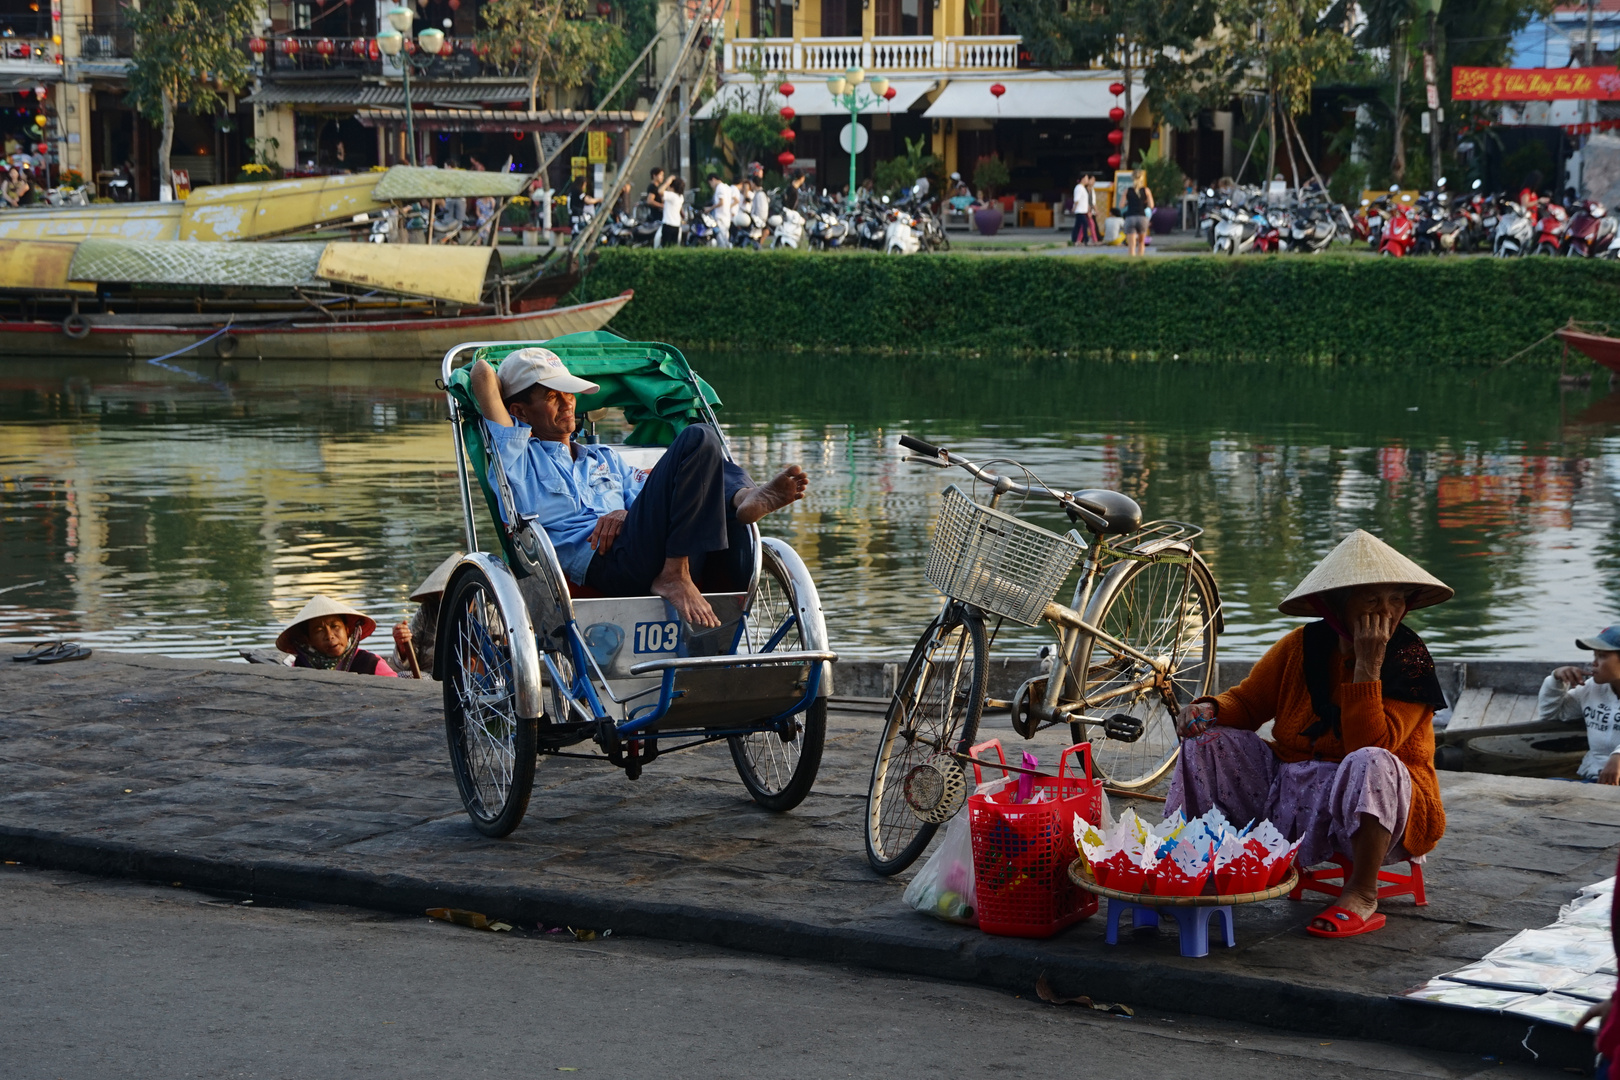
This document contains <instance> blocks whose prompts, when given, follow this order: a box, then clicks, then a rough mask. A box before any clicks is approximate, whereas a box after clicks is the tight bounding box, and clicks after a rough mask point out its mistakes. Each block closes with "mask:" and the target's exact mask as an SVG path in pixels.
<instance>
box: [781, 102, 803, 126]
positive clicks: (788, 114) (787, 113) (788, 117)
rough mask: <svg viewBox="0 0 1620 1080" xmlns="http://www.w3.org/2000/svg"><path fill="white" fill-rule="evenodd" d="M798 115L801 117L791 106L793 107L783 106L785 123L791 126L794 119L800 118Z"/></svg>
mask: <svg viewBox="0 0 1620 1080" xmlns="http://www.w3.org/2000/svg"><path fill="white" fill-rule="evenodd" d="M798 115H799V114H798V113H796V112H794V111H793V106H791V105H784V106H782V119H783V121H784V122H786V123H789V124H791V123H793V118H794V117H795V116H798Z"/></svg>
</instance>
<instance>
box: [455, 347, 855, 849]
mask: <svg viewBox="0 0 1620 1080" xmlns="http://www.w3.org/2000/svg"><path fill="white" fill-rule="evenodd" d="M532 345H543V346H544V347H545V348H547V349H550V350H551V351H552V352H554V353H556V354H557V355H558V356H559V357H560V358H561V359H562V361H563V363H564V365H565V366H567V368H568V369H569V370H570V371H571V372H573V373H574V374H575V375H578V376H580V377H581V378H585V379H589V380H591V381H592V382H595V383H597V384H598V385H599V386H600V387H601V390H600V391H599V392H598V393H596V394H592V395H590V396H589V397H588V398H587V399H585V400H583V401H581V403H580V411H579V413H578V415H579V416H580V430H579V432H578V435H577V437H578V438H580V439H581V440H583V441H595V440H596V436H595V432H594V426H595V425H594V423H593V422H591V421H590V420H589V418H588V417H587V414H586V412H585V409H587V408H589V409H590V410H591V411H590V414H589V416H600V415H601V414H602V412H603V411H605V410H614V409H621V410H623V413H624V417H625V420H626V421H627V422H628V423H631V424H634V425H635V427H634V430H633V431H632V432H631V434H630V437H629V440H628V442H627V443H625V444H624V445H618V446H615V447H614V449H615V450H616V451H617V452H618V453H620V454H621V455H622V456H623V457H624V458H625V460H626V462H627V463H628V464H630V465H631V466H633V467H635V468H641V469H651V468H652V467H653V466H654V465H655V464H656V463H657V461H658V459H659V458H660V457H661V456H662V455H663V453H664V450H665V448H666V447H667V446H668V444H669V443H670V442H671V441H673V439H674V437H675V436H676V435H677V434H678V433H679V432H680V431H681V430H682V429H684V428H685V427H686V426H687V425H688V424H692V423H709V424H714V425H715V428H716V429H717V430H718V429H719V424H718V423H717V422H716V419H715V414H714V407H715V406H716V405H718V404H719V403H720V402H719V398H718V397H717V396H716V395H715V393H714V391H713V389H711V388H710V387H709V386H708V384H707V383H705V382H703V380H701V379H699V378H698V377H697V375H696V374H695V373H694V372H693V371H692V369H691V366H690V365H688V364H687V362H686V358H685V357H683V356H682V355H681V354H680V353H679V352H678V351H677V350H675V349H674V348H672V347H671V346H669V345H662V344H657V343H651V342H631V341H626V340H625V339H623V338H620V337H617V336H615V335H613V334H610V333H607V332H605V331H589V332H586V333H579V334H570V335H567V336H565V337H558V338H552V339H551V340H549V341H544V342H525V341H481V342H467V343H465V344H462V345H458V346H456V347H455V348H454V349H451V350H450V351H449V352H448V353H446V354H445V357H444V361H443V364H442V367H441V378H440V385H441V386H442V387H443V388H444V390H445V392H446V394H447V395H448V398H449V408H450V423H451V427H452V429H453V431H454V433H455V448H456V475H457V482H458V484H459V485H460V488H461V509H462V516H463V519H464V522H463V523H464V526H465V529H466V534H467V551H468V552H469V554H467V555H466V556H464V557H463V558H462V559H461V560H460V561H459V562H458V563H457V565H456V568H455V570H454V571H453V572H452V573H451V575H450V580H449V583H448V584H447V585H446V587H445V591H444V598H443V600H442V602H441V605H440V609H439V622H438V648H437V650H436V656H435V661H434V670H433V675H434V677H435V678H437V679H440V680H442V681H443V684H444V722H445V733H446V736H447V738H448V740H449V744H450V762H451V767H452V769H453V770H454V772H455V777H456V786H457V787H458V788H459V789H460V792H461V801H462V804H463V805H464V806H465V807H466V809H467V814H468V816H469V817H470V818H472V822H473V825H474V826H475V827H476V828H477V829H478V831H479V832H482V833H484V834H485V835H487V836H505V835H507V834H508V833H510V832H511V831H512V830H513V829H515V828H516V827H517V825H518V823H519V822H520V821H522V820H523V815H524V812H525V811H526V810H527V808H528V803H529V795H530V792H531V790H532V789H533V786H534V770H535V764H536V759H537V756H538V755H540V754H547V755H555V756H567V757H585V758H594V759H599V760H606V761H608V762H610V763H611V764H613V765H614V766H616V767H618V768H622V769H623V770H624V771H625V774H626V775H627V776H628V777H629V778H630V779H632V780H634V779H636V778H637V777H638V776H640V775H641V770H642V768H643V766H645V765H647V764H649V763H650V762H652V761H654V760H655V759H657V758H658V757H660V756H662V755H664V754H667V753H671V752H673V751H675V750H684V749H688V748H691V747H695V746H702V745H705V744H707V743H712V742H717V741H719V740H721V739H724V740H726V741H727V742H728V743H729V744H730V748H731V756H732V759H733V761H734V762H735V764H736V767H737V772H738V774H739V775H740V776H741V777H742V781H743V785H744V787H746V788H747V789H748V793H749V794H750V795H751V796H752V797H753V799H754V801H755V802H757V803H759V804H760V805H761V806H764V807H766V808H767V809H770V810H776V811H785V810H791V809H792V808H793V807H795V806H797V805H798V804H799V803H800V802H801V801H803V799H804V797H805V796H806V795H807V794H808V793H809V791H810V787H811V785H812V784H813V783H814V782H815V778H816V771H817V769H818V768H819V767H820V764H821V751H822V745H823V743H824V741H825V738H826V725H827V695H828V694H829V693H830V692H831V681H832V680H831V666H830V665H831V663H832V662H833V661H835V660H837V659H838V657H837V655H836V654H835V653H834V652H833V651H832V650H831V649H830V648H829V647H828V638H827V627H826V622H825V620H824V619H823V616H822V611H821V600H820V598H819V596H818V595H817V593H816V585H815V582H814V581H813V580H812V579H811V577H810V573H809V571H808V570H807V569H806V568H805V565H804V561H803V560H802V559H800V558H799V556H798V554H797V553H796V552H795V551H794V550H793V548H792V547H790V546H789V545H788V544H786V543H784V542H783V541H781V540H778V539H774V538H762V537H761V536H760V535H759V529H758V527H757V526H750V532H751V536H752V549H753V560H752V572H751V574H750V576H749V579H748V580H746V581H725V582H720V583H718V584H717V583H715V582H712V581H708V580H703V581H699V583H698V585H699V588H700V589H703V590H705V591H704V597H705V598H706V599H707V600H708V601H709V604H710V606H711V607H712V608H713V609H714V612H715V614H716V615H717V616H719V618H720V622H721V625H720V626H719V627H718V628H717V629H714V630H705V629H700V628H697V627H693V626H690V625H688V624H686V623H685V622H683V621H682V620H681V619H680V617H679V616H678V615H677V614H676V613H675V610H674V608H673V607H672V606H671V605H670V604H669V603H668V602H667V601H665V600H663V599H662V598H661V597H657V596H651V595H648V596H630V597H601V596H596V595H586V593H588V592H589V590H587V589H584V588H582V587H580V586H570V583H569V581H568V579H567V577H566V576H565V575H564V573H563V570H562V566H561V564H560V563H559V562H558V559H557V554H556V551H555V550H554V549H553V548H552V545H551V541H550V540H549V539H548V538H547V536H546V532H545V530H544V529H543V528H541V527H540V526H539V525H538V524H537V523H536V522H535V520H534V518H533V517H532V516H529V515H525V514H522V513H520V512H519V511H518V509H517V507H516V506H515V504H514V502H513V498H512V491H511V488H510V486H509V484H508V482H507V477H506V473H505V471H504V470H503V469H502V467H501V462H500V458H499V456H498V455H497V454H495V453H494V452H493V451H492V450H491V448H490V447H489V445H488V443H487V440H486V439H485V436H484V431H483V421H482V419H481V417H480V415H479V412H478V405H477V401H476V400H475V398H474V397H473V394H472V390H471V386H470V383H469V376H470V372H471V364H472V363H475V362H476V361H478V360H481V359H482V360H488V361H489V362H490V363H491V364H493V365H495V366H497V368H498V366H499V363H500V361H501V360H502V359H503V358H504V357H505V356H507V355H508V354H510V353H511V352H513V351H514V350H516V349H521V348H525V347H528V346H532ZM458 365H460V366H458ZM722 442H724V437H723V436H722ZM726 455H727V457H728V458H730V456H731V451H730V447H729V445H728V446H727V448H726ZM469 465H471V466H472V472H473V475H474V476H475V477H476V478H477V479H476V483H477V484H478V487H479V489H480V491H481V492H482V495H483V500H482V501H483V503H484V504H485V505H486V506H487V508H488V510H489V512H490V523H491V526H492V528H493V533H494V536H495V537H496V538H497V539H498V541H499V543H498V545H492V546H495V547H496V550H495V551H494V552H488V551H483V550H480V546H479V529H478V523H477V522H476V521H475V518H477V517H479V516H480V515H479V513H478V511H477V509H476V506H477V502H478V500H476V499H475V498H474V496H473V491H472V483H471V482H469V480H468V467H469ZM710 589H714V590H715V591H709V590H710ZM585 744H591V749H590V750H589V752H576V751H570V750H569V749H568V748H570V747H577V746H583V745H585Z"/></svg>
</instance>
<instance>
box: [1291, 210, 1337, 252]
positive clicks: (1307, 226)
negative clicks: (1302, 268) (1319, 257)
mask: <svg viewBox="0 0 1620 1080" xmlns="http://www.w3.org/2000/svg"><path fill="white" fill-rule="evenodd" d="M1335 212H1337V214H1340V215H1342V214H1343V213H1344V207H1342V206H1334V207H1327V206H1316V207H1313V208H1311V209H1310V210H1306V211H1302V212H1300V213H1298V214H1296V215H1295V216H1294V220H1293V223H1292V224H1291V225H1290V227H1289V230H1288V246H1289V247H1290V248H1292V249H1293V250H1294V251H1303V252H1307V253H1315V252H1318V251H1326V250H1327V249H1328V246H1329V245H1330V244H1332V243H1333V241H1334V238H1335V237H1337V236H1338V235H1339V223H1338V221H1336V220H1335Z"/></svg>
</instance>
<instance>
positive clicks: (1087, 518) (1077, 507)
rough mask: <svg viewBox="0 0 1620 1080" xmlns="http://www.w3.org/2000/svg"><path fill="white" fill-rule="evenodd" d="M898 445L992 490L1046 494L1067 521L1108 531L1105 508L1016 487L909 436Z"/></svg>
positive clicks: (1037, 488)
mask: <svg viewBox="0 0 1620 1080" xmlns="http://www.w3.org/2000/svg"><path fill="white" fill-rule="evenodd" d="M900 445H901V446H903V447H905V448H906V449H907V450H910V451H912V452H914V453H917V454H921V455H923V456H924V457H929V458H937V459H939V460H940V461H944V462H949V463H950V464H952V465H955V466H956V467H957V468H959V469H962V470H964V471H965V472H967V473H968V474H969V475H971V476H973V477H974V478H976V479H978V480H982V481H984V482H985V483H987V484H990V485H991V486H992V487H993V488H994V489H995V491H997V492H998V493H1000V492H1010V493H1012V494H1014V495H1049V496H1051V497H1052V498H1054V499H1056V500H1057V501H1058V502H1059V503H1060V504H1061V505H1062V506H1063V508H1064V509H1065V510H1066V511H1068V513H1069V516H1070V518H1071V520H1077V521H1083V522H1085V523H1086V527H1087V528H1089V529H1091V531H1092V532H1096V533H1101V532H1106V531H1107V529H1108V518H1107V513H1108V512H1107V509H1106V508H1104V507H1102V506H1099V505H1097V504H1096V503H1094V502H1092V501H1091V500H1090V499H1081V498H1077V497H1076V496H1075V495H1074V493H1073V492H1070V491H1057V490H1055V489H1053V488H1049V487H1042V486H1041V485H1039V484H1020V483H1019V482H1018V481H1016V480H1009V479H1008V478H1007V477H1005V476H998V475H996V474H995V473H993V472H991V471H990V470H988V469H985V468H981V467H980V466H978V465H975V464H973V462H971V461H969V460H968V459H967V458H965V457H961V456H960V455H957V454H953V453H951V452H950V451H949V450H947V449H945V448H944V447H943V446H935V445H934V444H933V443H929V442H924V441H923V440H922V439H918V438H915V437H914V436H911V435H902V436H900Z"/></svg>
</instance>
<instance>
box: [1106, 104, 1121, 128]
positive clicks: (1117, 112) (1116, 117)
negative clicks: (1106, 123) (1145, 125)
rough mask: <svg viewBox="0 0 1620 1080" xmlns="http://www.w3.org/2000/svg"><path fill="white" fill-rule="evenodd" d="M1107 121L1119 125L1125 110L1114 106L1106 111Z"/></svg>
mask: <svg viewBox="0 0 1620 1080" xmlns="http://www.w3.org/2000/svg"><path fill="white" fill-rule="evenodd" d="M1108 119H1110V120H1112V121H1113V122H1114V123H1116V124H1117V123H1119V122H1120V121H1121V120H1123V119H1125V110H1124V109H1122V108H1120V107H1119V106H1118V105H1115V106H1114V107H1113V108H1112V109H1109V110H1108Z"/></svg>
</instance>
